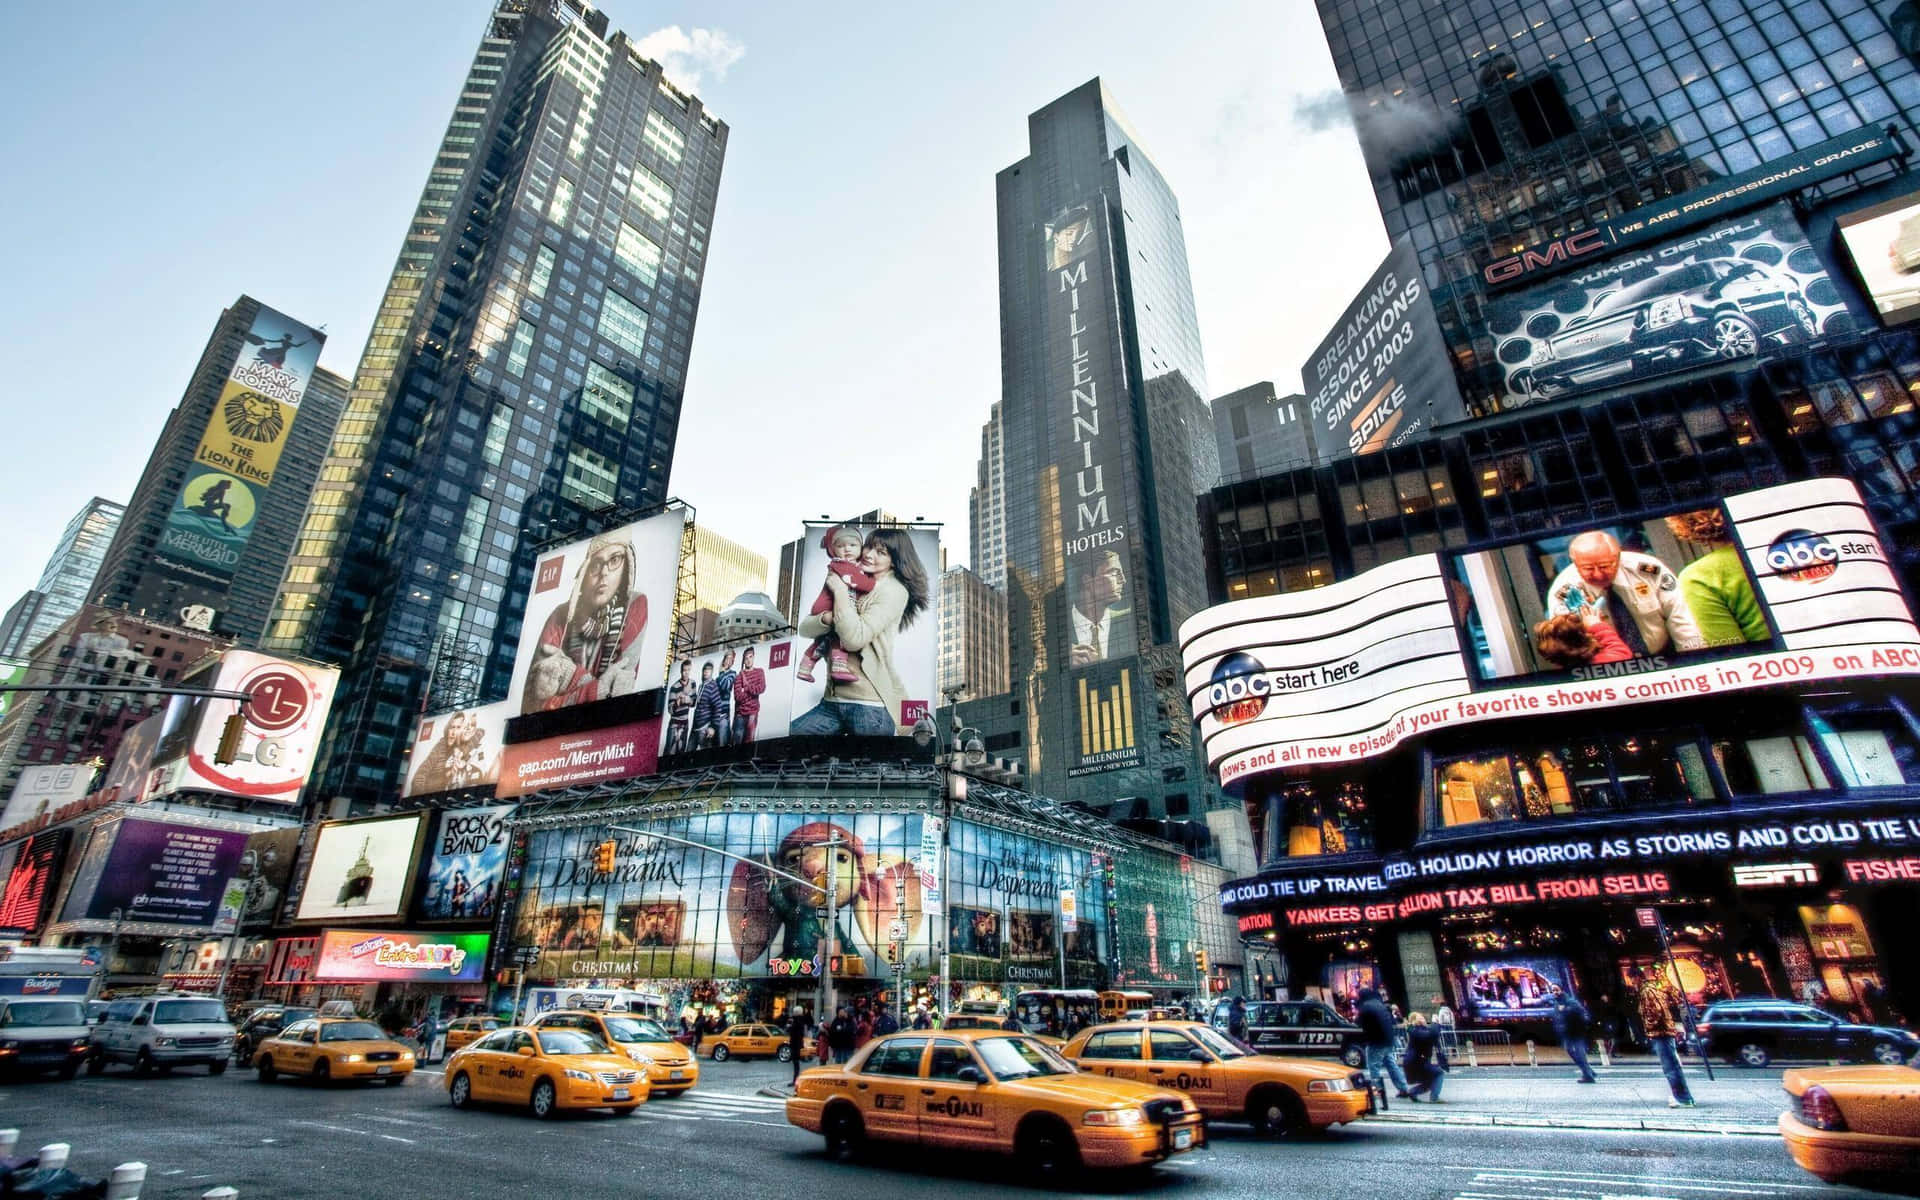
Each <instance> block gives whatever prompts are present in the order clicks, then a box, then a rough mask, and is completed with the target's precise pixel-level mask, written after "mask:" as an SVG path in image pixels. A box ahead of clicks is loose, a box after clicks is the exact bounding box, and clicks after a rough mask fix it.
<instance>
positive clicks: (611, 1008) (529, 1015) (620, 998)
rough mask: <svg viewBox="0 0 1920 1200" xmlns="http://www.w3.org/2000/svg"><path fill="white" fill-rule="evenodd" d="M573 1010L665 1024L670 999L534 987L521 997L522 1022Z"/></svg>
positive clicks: (613, 990)
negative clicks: (626, 1015) (633, 1016)
mask: <svg viewBox="0 0 1920 1200" xmlns="http://www.w3.org/2000/svg"><path fill="white" fill-rule="evenodd" d="M562 1008H570V1009H579V1010H583V1011H586V1012H630V1013H634V1014H637V1015H639V1016H645V1017H652V1018H653V1019H654V1020H656V1021H664V1020H666V1017H667V998H666V997H665V996H662V995H661V994H660V993H659V992H642V991H637V990H635V989H633V988H587V987H531V988H528V989H527V991H526V995H524V996H523V997H521V1003H520V1020H521V1022H522V1023H523V1024H524V1023H527V1022H531V1021H532V1020H533V1019H534V1018H535V1017H538V1016H539V1015H540V1014H541V1013H546V1012H553V1011H554V1010H556V1009H562Z"/></svg>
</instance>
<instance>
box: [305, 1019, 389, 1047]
mask: <svg viewBox="0 0 1920 1200" xmlns="http://www.w3.org/2000/svg"><path fill="white" fill-rule="evenodd" d="M385 1038H386V1035H385V1034H383V1033H381V1032H380V1027H379V1026H378V1025H375V1024H374V1023H373V1022H372V1021H329V1022H327V1023H326V1024H325V1025H322V1026H321V1027H320V1040H321V1041H323V1042H378V1041H382V1040H384V1039H385Z"/></svg>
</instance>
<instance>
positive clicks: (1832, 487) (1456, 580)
mask: <svg viewBox="0 0 1920 1200" xmlns="http://www.w3.org/2000/svg"><path fill="white" fill-rule="evenodd" d="M1180 640H1181V648H1182V654H1183V657H1184V659H1185V663H1186V687H1187V694H1188V696H1189V698H1190V700H1191V702H1192V709H1193V715H1194V719H1195V720H1196V721H1197V722H1198V724H1199V730H1200V736H1201V739H1202V741H1203V743H1204V744H1205V746H1206V753H1207V761H1208V764H1209V765H1210V766H1211V767H1212V768H1214V769H1215V770H1217V771H1218V772H1219V775H1220V782H1221V783H1222V784H1223V785H1224V784H1231V783H1234V782H1236V781H1238V780H1241V779H1244V778H1246V777H1248V776H1251V775H1255V774H1260V773H1264V772H1267V771H1281V770H1287V769H1290V768H1294V767H1299V766H1309V765H1313V764H1316V763H1332V762H1351V761H1354V760H1357V759H1363V758H1367V757H1371V756H1373V755H1377V754H1383V753H1385V752H1387V751H1389V750H1391V749H1393V748H1394V747H1395V746H1397V745H1399V744H1400V743H1401V742H1402V741H1404V740H1405V739H1407V738H1409V737H1414V736H1418V735H1420V734H1423V733H1426V732H1430V731H1432V730H1435V729H1439V728H1444V727H1451V726H1457V725H1464V724H1469V723H1472V722H1476V721H1487V720H1496V719H1503V718H1510V717H1515V716H1526V715H1529V714H1536V713H1537V714H1549V713H1555V712H1567V711H1573V710H1578V709H1583V708H1602V707H1614V706H1618V705H1628V704H1640V703H1647V702H1651V701H1657V700H1665V699H1672V698H1679V697H1704V696H1714V695H1722V694H1730V693H1735V692H1740V691H1745V690H1748V689H1752V688H1762V687H1769V686H1777V685H1780V684H1785V683H1808V682H1817V681H1820V680H1827V679H1845V678H1849V677H1853V676H1863V675H1888V674H1901V675H1912V674H1920V630H1916V628H1915V626H1914V620H1913V615H1912V612H1911V610H1910V608H1909V606H1908V603H1907V600H1906V598H1905V597H1904V596H1903V595H1902V594H1901V591H1900V587H1899V584H1898V582H1897V580H1896V578H1895V576H1894V574H1893V571H1892V569H1891V567H1890V566H1889V565H1888V556H1887V549H1886V544H1885V542H1884V541H1883V540H1882V538H1881V536H1880V534H1879V532H1878V530H1877V529H1876V528H1875V526H1874V523H1873V521H1872V519H1871V517H1870V516H1869V515H1868V513H1867V510H1866V507H1865V504H1864V503H1863V501H1862V499H1861V496H1860V490H1859V488H1858V487H1856V486H1855V485H1854V484H1853V483H1852V482H1851V481H1849V480H1845V479H1813V480H1807V481H1804V482H1800V483H1790V484H1784V485H1782V486H1779V487H1772V488H1766V489H1763V490H1760V491H1754V492H1744V493H1741V494H1738V495H1734V496H1729V497H1726V499H1725V500H1724V501H1723V502H1721V503H1719V504H1715V505H1711V506H1705V507H1690V508H1688V509H1685V510H1682V511H1679V512H1673V513H1668V514H1666V515H1664V516H1653V515H1648V516H1645V517H1610V518H1605V519H1600V520H1596V521H1593V522H1590V523H1586V524H1583V525H1580V526H1575V527H1566V528H1561V529H1558V530H1555V531H1552V532H1549V533H1543V534H1536V535H1534V536H1532V537H1530V538H1526V539H1521V540H1518V541H1508V542H1503V543H1499V544H1497V545H1493V546H1489V547H1486V548H1483V549H1476V550H1470V551H1465V552H1460V553H1449V554H1423V555H1416V556H1414V557H1411V558H1406V559H1402V560H1400V561H1398V562H1393V563H1389V564H1387V565H1385V566H1381V567H1376V568H1374V569H1373V570H1371V571H1367V572H1364V573H1362V574H1360V575H1357V576H1354V577H1353V578H1351V579H1347V580H1344V581H1342V582H1340V583H1336V584H1333V585H1331V586H1328V587H1324V588H1319V589H1316V590H1313V591H1307V592H1295V593H1292V594H1289V595H1282V596H1266V597H1261V598H1258V599H1252V600H1236V601H1233V602H1231V603H1228V604H1222V605H1217V606H1215V607H1213V608H1210V609H1208V610H1206V611H1205V612H1202V613H1199V614H1197V615H1195V616H1194V617H1192V618H1191V619H1189V620H1188V621H1187V622H1186V624H1185V625H1183V626H1182V627H1181V631H1180Z"/></svg>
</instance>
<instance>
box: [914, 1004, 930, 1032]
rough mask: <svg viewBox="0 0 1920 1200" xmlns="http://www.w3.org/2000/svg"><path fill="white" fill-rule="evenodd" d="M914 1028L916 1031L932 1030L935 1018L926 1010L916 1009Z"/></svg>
mask: <svg viewBox="0 0 1920 1200" xmlns="http://www.w3.org/2000/svg"><path fill="white" fill-rule="evenodd" d="M913 1027H914V1028H915V1029H932V1028H933V1017H932V1016H931V1015H929V1014H928V1012H927V1010H926V1009H924V1008H916V1009H914V1010H913Z"/></svg>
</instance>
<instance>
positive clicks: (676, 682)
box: [660, 638, 817, 757]
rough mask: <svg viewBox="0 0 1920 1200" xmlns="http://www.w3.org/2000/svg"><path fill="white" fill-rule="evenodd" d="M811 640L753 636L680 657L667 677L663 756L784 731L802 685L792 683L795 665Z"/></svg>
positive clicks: (738, 743)
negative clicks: (760, 639)
mask: <svg viewBox="0 0 1920 1200" xmlns="http://www.w3.org/2000/svg"><path fill="white" fill-rule="evenodd" d="M813 642H814V639H812V638H797V639H795V638H790V639H786V640H783V641H777V642H755V643H753V644H752V645H748V646H728V647H726V648H724V649H721V650H709V651H706V652H704V653H700V654H690V655H687V656H686V657H684V658H682V659H680V661H679V662H677V663H675V664H674V668H673V671H672V673H671V674H669V676H668V677H667V711H666V719H665V720H664V721H663V722H662V723H661V740H660V754H661V756H662V757H665V756H667V755H670V754H690V753H692V752H694V751H696V750H711V749H715V748H717V747H720V746H749V745H753V744H755V743H758V742H766V741H772V740H773V739H775V738H783V737H786V736H787V726H788V722H789V721H790V720H791V719H792V716H793V698H794V689H795V687H796V686H805V685H796V682H795V680H794V675H793V673H794V665H795V663H796V662H797V661H799V660H800V659H801V658H803V657H804V656H805V654H806V652H807V650H808V649H809V648H810V647H811V646H812V645H813ZM816 661H817V658H816Z"/></svg>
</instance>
